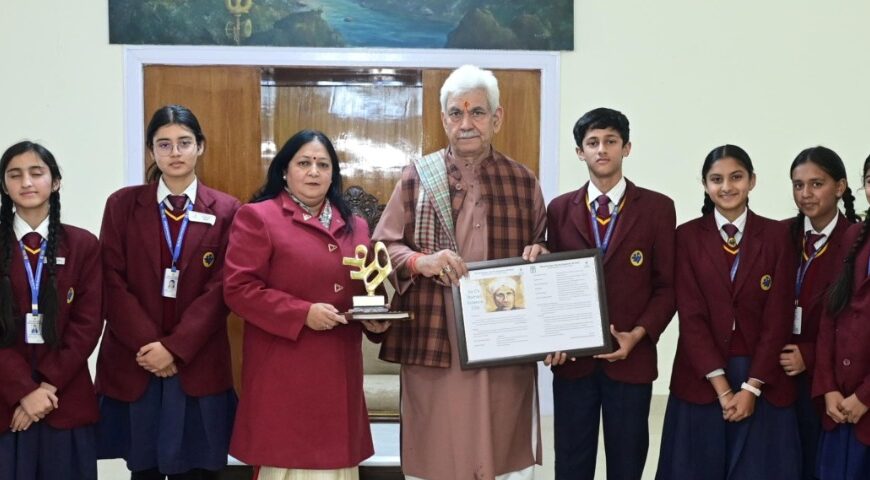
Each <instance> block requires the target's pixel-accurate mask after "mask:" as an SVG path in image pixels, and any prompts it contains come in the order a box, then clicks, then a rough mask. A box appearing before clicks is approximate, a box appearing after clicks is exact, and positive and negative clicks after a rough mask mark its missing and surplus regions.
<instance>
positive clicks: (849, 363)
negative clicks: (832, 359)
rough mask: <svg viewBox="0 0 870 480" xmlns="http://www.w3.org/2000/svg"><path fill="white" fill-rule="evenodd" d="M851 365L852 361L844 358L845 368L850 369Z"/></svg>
mask: <svg viewBox="0 0 870 480" xmlns="http://www.w3.org/2000/svg"><path fill="white" fill-rule="evenodd" d="M851 364H852V361H851V360H849V359H848V358H844V359H843V366H844V367H848V366H849V365H851Z"/></svg>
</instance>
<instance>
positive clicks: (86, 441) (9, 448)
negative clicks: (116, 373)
mask: <svg viewBox="0 0 870 480" xmlns="http://www.w3.org/2000/svg"><path fill="white" fill-rule="evenodd" d="M0 172H2V175H3V176H2V178H0V184H2V192H0V199H2V202H0V203H2V206H0V276H2V279H0V385H2V387H0V422H3V423H2V424H0V478H3V479H10V480H36V479H50V478H69V479H74V480H79V479H96V478H97V457H96V450H95V440H94V424H95V423H96V422H97V419H98V417H99V413H98V410H97V399H96V396H95V395H94V388H93V383H92V382H91V375H90V373H89V372H88V364H87V361H88V356H90V354H91V352H93V350H94V348H95V347H96V345H97V339H99V337H100V330H101V329H102V317H101V315H100V308H101V302H102V290H101V288H102V287H101V282H102V272H101V271H100V263H99V258H100V252H99V243H98V242H97V238H96V237H94V236H93V235H92V234H91V233H89V232H87V231H86V230H82V229H80V228H76V227H73V226H71V225H65V224H62V223H60V193H59V190H60V179H61V176H60V170H59V168H58V165H57V162H56V161H55V159H54V156H53V155H52V154H51V152H49V151H48V150H47V149H46V148H45V147H43V146H41V145H39V144H37V143H32V142H28V141H24V142H20V143H17V144H15V145H13V146H11V147H9V148H8V149H7V150H6V152H5V153H3V156H2V158H0Z"/></svg>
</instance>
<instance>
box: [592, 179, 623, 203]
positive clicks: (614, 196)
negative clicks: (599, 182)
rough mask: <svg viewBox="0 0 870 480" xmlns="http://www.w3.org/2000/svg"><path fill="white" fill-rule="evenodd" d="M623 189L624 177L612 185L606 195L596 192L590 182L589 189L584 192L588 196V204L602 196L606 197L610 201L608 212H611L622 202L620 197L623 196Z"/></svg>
mask: <svg viewBox="0 0 870 480" xmlns="http://www.w3.org/2000/svg"><path fill="white" fill-rule="evenodd" d="M625 187H626V183H625V177H624V176H623V177H620V178H619V181H618V182H616V185H614V186H613V188H611V189H610V191H608V192H606V193H605V192H602V191H601V190H598V187H596V186H595V184H594V183H592V181H591V180H590V181H589V187H588V188H587V189H586V191H587V193H588V194H589V202H590V203H591V202H594V201H595V199H596V198H598V197H599V196H601V195H602V194H604V195H607V198H609V199H610V205H609V206H610V211H613V209H614V208H616V205H619V202H621V201H622V196H623V195H625Z"/></svg>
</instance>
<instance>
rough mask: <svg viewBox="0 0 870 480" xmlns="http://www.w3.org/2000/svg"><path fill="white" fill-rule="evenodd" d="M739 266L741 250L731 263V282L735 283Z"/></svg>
mask: <svg viewBox="0 0 870 480" xmlns="http://www.w3.org/2000/svg"><path fill="white" fill-rule="evenodd" d="M738 267H740V252H737V257H736V258H735V259H734V263H732V264H731V274H730V276H731V283H734V277H736V276H737V268H738Z"/></svg>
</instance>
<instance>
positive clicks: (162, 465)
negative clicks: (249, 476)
mask: <svg viewBox="0 0 870 480" xmlns="http://www.w3.org/2000/svg"><path fill="white" fill-rule="evenodd" d="M99 400H100V414H101V416H102V418H101V420H100V423H99V424H97V456H98V458H100V459H104V458H123V459H125V460H126V461H127V468H128V469H130V471H133V472H138V471H142V470H150V469H153V468H156V469H158V470H159V471H160V472H161V473H163V474H165V475H174V474H179V473H184V472H187V471H189V470H192V469H195V468H201V469H205V470H213V471H217V470H220V469H221V468H223V467H224V466H225V465H226V464H227V451H228V450H229V444H230V436H231V435H232V427H233V418H234V417H235V414H236V403H237V399H236V394H235V392H234V391H233V390H232V389H230V390H227V391H226V392H223V393H219V394H216V395H209V396H205V397H191V396H188V395H187V394H185V393H184V391H183V390H182V389H181V383H180V381H179V379H178V376H177V375H176V376H174V377H170V378H158V377H154V378H152V379H151V383H149V384H148V389H147V390H146V391H145V394H143V395H142V397H141V398H139V400H136V401H135V402H133V403H127V402H121V401H118V400H115V399H113V398H109V397H106V396H102V397H100V399H99Z"/></svg>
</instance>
